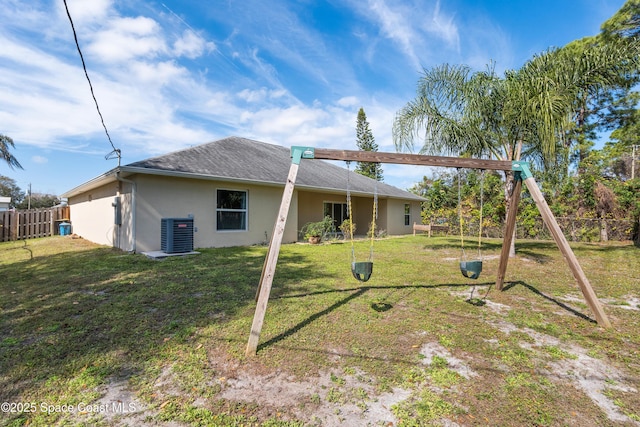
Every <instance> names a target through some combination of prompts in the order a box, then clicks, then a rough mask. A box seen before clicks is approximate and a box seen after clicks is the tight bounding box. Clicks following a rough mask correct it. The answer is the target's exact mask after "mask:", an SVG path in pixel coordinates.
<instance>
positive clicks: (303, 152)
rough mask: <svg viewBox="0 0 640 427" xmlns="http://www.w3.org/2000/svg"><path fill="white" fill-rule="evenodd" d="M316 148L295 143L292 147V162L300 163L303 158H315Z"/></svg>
mask: <svg viewBox="0 0 640 427" xmlns="http://www.w3.org/2000/svg"><path fill="white" fill-rule="evenodd" d="M314 158H315V149H314V148H313V147H300V146H297V145H294V146H293V147H291V159H292V160H291V162H292V163H294V164H296V165H299V164H300V160H302V159H314Z"/></svg>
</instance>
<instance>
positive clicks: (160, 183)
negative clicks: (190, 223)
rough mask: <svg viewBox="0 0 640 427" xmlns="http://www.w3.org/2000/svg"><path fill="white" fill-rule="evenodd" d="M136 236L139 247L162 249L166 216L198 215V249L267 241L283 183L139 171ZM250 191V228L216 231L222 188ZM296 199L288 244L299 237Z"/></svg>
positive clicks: (248, 205)
mask: <svg viewBox="0 0 640 427" xmlns="http://www.w3.org/2000/svg"><path fill="white" fill-rule="evenodd" d="M131 179H132V180H135V182H136V185H137V195H136V206H137V212H136V236H137V245H136V246H137V248H136V250H137V251H155V250H159V249H160V248H161V242H160V224H161V219H162V218H186V217H189V216H192V217H193V219H194V229H195V230H197V231H195V233H194V247H195V248H208V247H225V246H243V245H253V244H261V243H268V242H269V240H270V239H271V233H272V232H273V224H274V222H275V218H276V216H277V213H278V211H279V208H280V202H281V199H282V191H283V188H282V187H266V186H256V185H246V184H242V183H234V182H221V181H220V182H219V181H206V180H195V179H186V178H176V177H165V176H152V175H138V176H135V177H133V178H131ZM218 189H222V190H239V191H246V192H247V215H248V218H247V220H248V229H247V230H238V231H236V230H233V231H232V230H224V231H220V230H217V229H216V196H217V190H218ZM296 210H297V200H296V198H295V196H294V198H293V200H292V202H291V208H290V215H289V218H288V220H287V226H286V228H285V232H284V236H283V242H285V243H287V242H295V241H296V240H297V233H296V228H297V219H296V217H295V212H296Z"/></svg>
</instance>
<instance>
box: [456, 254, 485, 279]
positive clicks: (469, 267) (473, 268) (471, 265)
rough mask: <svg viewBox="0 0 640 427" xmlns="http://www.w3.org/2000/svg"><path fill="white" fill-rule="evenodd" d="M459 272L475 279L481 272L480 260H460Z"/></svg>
mask: <svg viewBox="0 0 640 427" xmlns="http://www.w3.org/2000/svg"><path fill="white" fill-rule="evenodd" d="M460 272H461V273H462V275H463V276H464V277H468V278H469V279H477V278H478V277H480V273H481V272H482V260H480V259H475V260H471V261H460Z"/></svg>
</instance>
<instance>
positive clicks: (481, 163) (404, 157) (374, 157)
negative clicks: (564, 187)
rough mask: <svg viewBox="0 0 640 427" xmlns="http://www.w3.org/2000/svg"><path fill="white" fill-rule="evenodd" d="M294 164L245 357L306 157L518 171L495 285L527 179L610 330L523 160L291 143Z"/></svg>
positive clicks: (500, 280) (252, 349)
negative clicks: (337, 147) (445, 155)
mask: <svg viewBox="0 0 640 427" xmlns="http://www.w3.org/2000/svg"><path fill="white" fill-rule="evenodd" d="M291 159H292V160H291V168H290V169H289V175H288V177H287V182H286V184H285V188H284V192H283V195H282V202H281V204H280V210H279V212H278V216H277V217H276V222H275V225H274V229H273V233H272V234H271V241H270V242H269V248H268V250H267V256H266V258H265V261H264V265H263V267H262V275H261V276H260V284H259V285H258V291H257V293H256V302H257V303H256V311H255V314H254V317H253V323H252V325H251V333H250V335H249V340H248V342H247V348H246V351H245V355H246V356H252V355H255V354H256V351H257V349H258V341H259V340H260V332H261V331H262V325H263V323H264V316H265V313H266V311H267V303H268V302H269V295H270V293H271V286H272V284H273V276H274V274H275V269H276V264H277V262H278V255H279V254H280V247H281V245H282V237H283V235H284V229H285V225H286V222H287V216H288V214H289V206H290V205H291V199H292V197H293V190H294V187H295V182H296V177H297V175H298V168H299V166H300V163H301V160H302V159H322V160H342V161H346V162H351V161H356V162H370V163H393V164H404V165H419V166H438V167H452V168H458V169H460V168H465V169H480V170H498V171H513V173H514V188H513V194H512V197H511V200H510V202H509V207H508V210H507V212H509V215H508V217H507V222H506V224H505V229H504V240H503V241H502V250H501V252H500V264H499V266H498V274H497V278H496V288H497V289H498V290H502V288H503V285H504V278H505V273H506V271H507V262H508V260H509V248H510V247H511V243H512V241H513V232H514V230H515V226H516V213H517V208H518V203H519V201H520V193H521V192H522V183H524V184H525V185H526V186H527V189H528V190H529V193H530V194H531V197H532V198H533V200H534V201H535V203H536V206H537V207H538V211H539V212H540V215H541V216H542V219H543V220H544V223H545V224H546V226H547V228H548V229H549V230H550V231H551V234H552V236H553V239H554V240H555V242H556V245H557V246H558V248H559V249H560V252H561V253H562V255H563V256H564V259H565V260H566V261H567V264H568V265H569V269H570V270H571V272H572V273H573V277H574V278H575V279H576V282H577V283H578V286H579V287H580V290H581V291H582V295H583V297H584V299H585V301H586V303H587V304H588V305H589V308H591V311H592V312H593V314H594V315H595V318H596V321H597V322H598V324H599V325H600V326H602V327H605V328H609V327H611V323H610V322H609V319H608V318H607V315H606V314H605V312H604V310H603V309H602V305H601V304H600V301H599V300H598V297H597V296H596V294H595V292H594V291H593V288H592V287H591V284H590V283H589V280H588V279H587V277H586V275H585V274H584V272H583V271H582V267H580V264H579V263H578V259H577V258H576V256H575V254H574V253H573V251H572V250H571V247H570V246H569V243H568V242H567V239H566V238H565V237H564V234H563V233H562V230H561V229H560V226H559V225H558V222H557V221H556V218H555V217H554V216H553V213H552V212H551V209H549V205H548V204H547V202H546V200H545V199H544V196H543V195H542V192H541V191H540V189H539V188H538V184H537V183H536V181H535V179H534V178H533V175H532V173H531V169H530V168H529V163H528V162H522V161H508V160H486V159H469V158H460V157H444V156H426V155H421V154H405V153H381V152H377V151H352V150H334V149H326V148H314V147H300V146H293V147H291Z"/></svg>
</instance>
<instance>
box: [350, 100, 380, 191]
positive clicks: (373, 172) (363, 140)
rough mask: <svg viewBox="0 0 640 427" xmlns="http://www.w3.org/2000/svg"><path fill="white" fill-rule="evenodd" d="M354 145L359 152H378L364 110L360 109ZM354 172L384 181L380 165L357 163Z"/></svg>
mask: <svg viewBox="0 0 640 427" xmlns="http://www.w3.org/2000/svg"><path fill="white" fill-rule="evenodd" d="M356 145H357V146H358V149H359V150H361V151H378V144H376V140H375V138H374V137H373V133H372V132H371V129H369V122H368V121H367V115H366V114H365V113H364V108H362V107H360V110H359V111H358V119H357V121H356ZM356 172H357V173H359V174H360V175H364V176H368V177H369V178H373V179H375V180H378V181H384V177H383V176H382V166H381V165H380V163H369V162H358V164H357V166H356Z"/></svg>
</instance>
